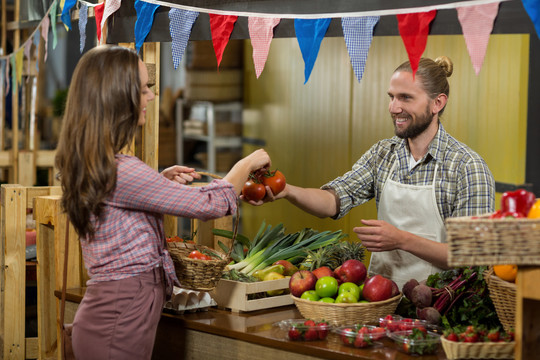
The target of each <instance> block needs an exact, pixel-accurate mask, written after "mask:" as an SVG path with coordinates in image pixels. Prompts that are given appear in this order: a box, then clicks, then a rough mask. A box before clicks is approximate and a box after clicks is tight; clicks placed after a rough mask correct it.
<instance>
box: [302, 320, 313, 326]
mask: <svg viewBox="0 0 540 360" xmlns="http://www.w3.org/2000/svg"><path fill="white" fill-rule="evenodd" d="M304 325H306V326H315V321H313V320H306V321H304Z"/></svg>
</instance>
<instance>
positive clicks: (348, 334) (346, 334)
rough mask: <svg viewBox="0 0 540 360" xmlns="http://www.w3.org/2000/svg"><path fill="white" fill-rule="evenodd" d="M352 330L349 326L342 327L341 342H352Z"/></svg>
mask: <svg viewBox="0 0 540 360" xmlns="http://www.w3.org/2000/svg"><path fill="white" fill-rule="evenodd" d="M353 334H354V330H353V329H351V328H347V329H344V330H343V331H342V332H341V342H343V343H344V344H345V345H352V344H353V343H354V339H355V335H353Z"/></svg>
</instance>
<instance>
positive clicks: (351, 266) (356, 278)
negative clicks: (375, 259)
mask: <svg viewBox="0 0 540 360" xmlns="http://www.w3.org/2000/svg"><path fill="white" fill-rule="evenodd" d="M334 274H335V277H336V278H337V279H338V280H339V281H340V283H346V282H352V283H355V284H356V285H361V284H362V283H363V282H364V280H365V279H366V275H367V269H366V265H364V263H363V262H361V261H360V260H356V259H350V260H347V261H345V262H344V263H343V264H341V266H339V267H338V268H337V269H336V270H334Z"/></svg>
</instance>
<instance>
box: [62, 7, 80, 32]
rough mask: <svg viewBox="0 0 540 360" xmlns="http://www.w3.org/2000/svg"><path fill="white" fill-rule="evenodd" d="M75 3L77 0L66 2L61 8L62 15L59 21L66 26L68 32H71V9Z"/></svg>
mask: <svg viewBox="0 0 540 360" xmlns="http://www.w3.org/2000/svg"><path fill="white" fill-rule="evenodd" d="M76 3H77V0H66V2H65V3H64V7H63V8H62V15H61V16H60V19H61V20H62V22H63V23H64V25H66V26H67V28H68V29H69V30H71V12H70V11H71V9H72V8H73V7H74V6H75V4H76Z"/></svg>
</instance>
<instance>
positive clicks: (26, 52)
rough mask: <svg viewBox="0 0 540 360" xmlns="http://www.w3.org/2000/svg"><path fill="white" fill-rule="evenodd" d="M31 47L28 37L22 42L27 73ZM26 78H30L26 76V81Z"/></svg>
mask: <svg viewBox="0 0 540 360" xmlns="http://www.w3.org/2000/svg"><path fill="white" fill-rule="evenodd" d="M31 48H32V42H31V41H30V39H28V40H27V41H26V42H25V43H24V52H23V53H24V56H26V59H27V61H26V73H27V74H30V63H31V61H30V59H31V56H30V49H31ZM28 79H30V77H27V78H26V81H28Z"/></svg>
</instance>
